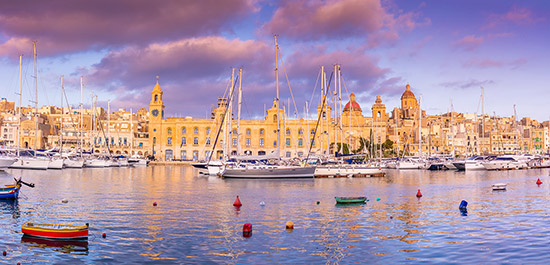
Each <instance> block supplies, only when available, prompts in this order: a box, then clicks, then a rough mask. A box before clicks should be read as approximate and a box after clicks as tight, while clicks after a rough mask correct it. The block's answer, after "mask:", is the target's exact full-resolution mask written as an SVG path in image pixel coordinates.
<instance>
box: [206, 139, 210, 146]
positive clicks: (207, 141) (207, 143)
mask: <svg viewBox="0 0 550 265" xmlns="http://www.w3.org/2000/svg"><path fill="white" fill-rule="evenodd" d="M206 145H210V137H206Z"/></svg>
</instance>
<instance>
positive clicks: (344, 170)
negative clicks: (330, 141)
mask: <svg viewBox="0 0 550 265" xmlns="http://www.w3.org/2000/svg"><path fill="white" fill-rule="evenodd" d="M383 174H384V172H383V171H382V169H380V168H373V167H369V166H361V165H330V166H317V167H316V168H315V173H314V175H315V177H331V176H335V177H338V176H367V177H370V176H373V175H383Z"/></svg>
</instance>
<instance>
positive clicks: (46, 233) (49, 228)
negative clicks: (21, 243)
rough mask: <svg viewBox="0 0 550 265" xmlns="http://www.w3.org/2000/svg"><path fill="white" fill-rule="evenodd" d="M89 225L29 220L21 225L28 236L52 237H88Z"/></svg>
mask: <svg viewBox="0 0 550 265" xmlns="http://www.w3.org/2000/svg"><path fill="white" fill-rule="evenodd" d="M88 228H89V225H88V224H85V225H70V224H47V223H31V222H27V223H25V224H24V225H23V226H21V232H23V234H24V235H26V236H34V237H42V238H50V239H87V238H88Z"/></svg>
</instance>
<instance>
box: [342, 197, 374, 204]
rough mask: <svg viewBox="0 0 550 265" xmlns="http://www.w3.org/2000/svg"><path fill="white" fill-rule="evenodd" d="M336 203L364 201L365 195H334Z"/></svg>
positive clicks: (365, 199)
mask: <svg viewBox="0 0 550 265" xmlns="http://www.w3.org/2000/svg"><path fill="white" fill-rule="evenodd" d="M334 198H335V199H336V204H350V203H365V202H366V201H367V197H334Z"/></svg>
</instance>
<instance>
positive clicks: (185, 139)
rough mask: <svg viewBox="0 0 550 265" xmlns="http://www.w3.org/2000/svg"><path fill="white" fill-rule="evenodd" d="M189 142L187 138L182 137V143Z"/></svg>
mask: <svg viewBox="0 0 550 265" xmlns="http://www.w3.org/2000/svg"><path fill="white" fill-rule="evenodd" d="M185 144H187V138H185V137H181V145H185Z"/></svg>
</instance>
